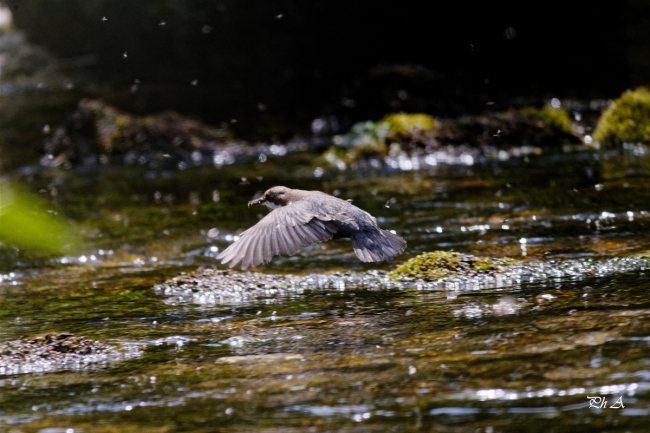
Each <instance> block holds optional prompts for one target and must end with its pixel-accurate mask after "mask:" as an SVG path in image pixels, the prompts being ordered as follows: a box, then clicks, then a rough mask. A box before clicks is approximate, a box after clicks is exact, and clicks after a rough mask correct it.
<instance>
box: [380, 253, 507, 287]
mask: <svg viewBox="0 0 650 433" xmlns="http://www.w3.org/2000/svg"><path fill="white" fill-rule="evenodd" d="M514 263H515V261H514V260H512V259H508V258H506V259H486V258H482V259H481V258H478V257H475V256H471V255H466V254H460V253H449V252H446V251H435V252H431V253H424V254H420V255H419V256H417V257H413V258H412V259H410V260H409V261H407V262H406V263H404V264H402V265H400V266H398V267H397V268H396V269H395V270H394V271H393V272H391V273H390V274H389V277H390V278H395V279H397V280H405V281H408V280H413V279H417V280H424V281H434V280H438V279H440V278H443V277H446V276H448V275H457V276H463V277H474V276H477V275H480V274H494V273H496V272H503V271H504V270H505V269H506V268H508V267H509V266H512V265H513V264H514Z"/></svg>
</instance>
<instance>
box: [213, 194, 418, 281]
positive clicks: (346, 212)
mask: <svg viewBox="0 0 650 433" xmlns="http://www.w3.org/2000/svg"><path fill="white" fill-rule="evenodd" d="M255 204H263V205H265V206H267V207H269V208H270V209H273V210H272V212H271V213H269V214H268V215H267V216H265V217H264V218H262V219H261V220H260V222H258V223H257V224H255V225H254V226H253V227H251V228H250V229H248V230H246V231H245V232H244V233H242V234H241V235H240V237H239V239H238V240H237V241H236V242H235V243H233V244H232V245H230V246H229V247H228V248H226V249H225V250H224V251H223V252H222V253H221V254H219V255H218V256H217V259H222V260H221V263H229V266H230V267H231V268H232V267H233V266H236V265H237V263H239V262H241V267H242V269H246V268H248V267H249V266H257V265H260V264H262V263H268V262H270V261H271V258H272V257H273V256H276V255H278V254H281V253H285V254H289V255H294V254H296V253H297V252H298V251H300V250H301V249H303V248H305V247H306V246H308V245H311V244H313V243H315V242H324V241H328V240H330V239H340V238H352V247H353V248H354V253H355V254H356V255H357V257H358V258H359V260H361V261H362V262H381V261H383V260H390V259H392V258H394V257H396V256H398V255H400V254H402V252H404V249H405V248H406V241H405V240H404V239H402V238H401V237H400V236H397V235H396V234H393V233H391V232H389V231H386V230H382V229H380V228H379V227H377V221H376V220H375V218H374V217H373V216H372V215H370V214H369V213H368V212H366V211H364V210H361V209H359V208H358V207H356V206H354V205H353V204H351V203H349V202H347V201H345V200H341V199H339V198H336V197H332V196H331V195H329V194H325V193H324V192H320V191H302V190H299V189H290V188H286V187H284V186H276V187H273V188H271V189H269V190H268V191H266V192H265V193H264V195H263V196H262V197H261V198H259V199H257V200H253V201H251V202H249V203H248V206H251V205H255Z"/></svg>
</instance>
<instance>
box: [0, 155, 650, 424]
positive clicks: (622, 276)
mask: <svg viewBox="0 0 650 433" xmlns="http://www.w3.org/2000/svg"><path fill="white" fill-rule="evenodd" d="M20 158H23V159H24V156H21V157H20ZM21 161H22V159H21ZM312 161H313V155H312V154H308V153H296V154H291V155H287V156H285V157H283V158H282V159H280V158H277V159H273V158H269V159H268V160H267V161H265V162H261V161H257V162H254V163H248V164H244V165H241V164H234V165H231V166H227V167H221V168H215V167H199V168H193V169H186V170H180V171H162V172H156V171H151V170H146V169H142V168H133V167H132V168H108V169H104V170H102V171H94V172H76V171H75V170H63V169H48V170H44V171H40V170H36V171H27V172H26V171H23V174H20V172H19V171H13V172H12V173H13V174H12V177H13V178H14V179H15V180H19V181H21V182H23V183H25V184H27V185H29V187H30V188H31V189H32V190H34V191H37V192H38V191H44V192H43V193H42V194H43V195H46V196H47V197H48V200H49V201H50V202H51V203H52V204H53V206H56V209H58V210H59V211H60V213H62V214H64V215H67V216H68V217H70V218H72V219H74V220H75V221H76V222H77V223H79V225H80V227H81V229H80V230H81V232H82V234H83V236H84V237H85V238H86V239H87V241H88V244H87V246H86V247H85V249H84V250H83V251H80V252H79V253H78V254H75V255H70V256H67V257H49V256H43V255H37V254H33V253H27V252H24V251H16V250H15V249H13V248H9V247H7V246H3V247H2V248H1V249H0V274H1V278H0V342H6V341H11V340H15V339H17V338H20V337H21V336H36V335H42V334H46V333H53V332H67V333H73V334H75V335H78V336H84V337H86V338H90V339H95V340H99V341H102V342H104V343H109V344H113V345H127V346H130V347H137V348H138V351H141V353H140V354H139V356H137V357H132V358H129V359H125V360H121V361H116V362H109V363H101V364H97V365H93V366H90V367H89V368H81V369H79V368H69V366H65V365H62V366H59V367H60V368H58V370H56V371H53V372H48V373H29V374H10V375H3V376H0V431H7V432H10V431H11V432H14V431H15V432H19V431H20V432H68V431H74V432H78V431H93V432H95V431H99V432H102V431H107V432H108V431H138V432H149V431H151V432H154V431H179V432H180V431H265V432H280V431H282V432H291V431H295V432H298V431H301V432H302V431H308V432H329V431H343V432H374V431H376V432H385V431H396V432H397V431H399V432H421V431H447V430H454V431H459V432H476V431H481V432H486V433H487V432H510V431H512V432H515V431H531V432H536V431H539V432H542V431H543V432H547V431H556V432H576V431H584V432H593V431H608V432H618V431H620V432H645V431H647V425H648V417H649V416H650V393H649V389H650V291H648V287H649V284H650V274H649V273H648V271H647V266H646V259H642V258H638V257H641V256H644V255H646V254H647V251H648V250H649V249H650V237H649V235H648V230H647V229H648V225H649V224H650V213H649V212H650V196H648V193H647V191H648V186H649V183H648V178H647V173H648V171H647V169H646V168H645V167H647V162H648V160H647V157H646V156H644V155H641V156H636V157H632V156H629V155H618V154H613V155H602V154H596V153H593V152H587V151H582V152H570V153H557V154H547V155H541V156H534V155H533V156H528V157H527V158H526V159H524V158H515V159H510V160H508V161H486V162H483V163H481V164H474V165H466V164H465V165H462V164H461V165H458V166H444V165H440V166H436V167H430V168H427V169H422V170H417V171H399V170H386V169H379V168H377V169H374V170H369V171H365V172H362V173H360V172H358V171H353V170H348V171H337V170H333V171H327V170H325V171H318V172H317V175H318V176H315V175H314V166H313V164H312ZM526 161H527V162H526ZM21 163H22V162H21ZM243 178H245V179H243ZM273 185H286V186H289V187H292V186H293V187H300V188H303V189H318V190H322V191H325V192H329V193H337V194H339V196H340V197H342V198H346V199H347V198H350V199H353V200H354V204H355V205H357V206H360V207H362V208H363V209H365V210H367V211H369V212H371V213H372V214H373V215H375V216H376V217H377V218H378V221H379V223H380V225H381V226H382V227H384V228H387V229H393V230H396V231H397V232H398V233H399V234H401V235H402V236H404V238H405V239H406V240H407V241H408V243H409V246H408V249H407V253H406V254H404V255H403V256H400V257H398V258H397V259H396V260H395V261H394V262H392V263H381V264H363V263H361V262H359V261H358V260H357V259H356V257H355V256H354V253H353V252H352V248H351V245H350V243H349V241H344V240H341V241H331V242H328V243H325V244H318V245H314V246H312V247H310V248H307V249H306V250H304V251H303V252H301V253H299V254H298V255H296V256H294V257H279V258H276V259H275V260H274V261H273V262H272V263H271V264H269V265H267V266H264V267H260V268H258V269H255V271H256V272H259V273H262V274H264V275H269V274H270V275H274V276H273V277H269V278H270V279H271V280H273V281H277V282H279V286H278V288H276V289H275V290H271V291H267V292H266V293H265V294H262V295H259V296H249V297H232V298H228V299H227V300H224V298H222V299H221V300H219V298H218V297H217V298H215V297H213V298H211V301H210V299H209V297H200V296H180V295H179V294H178V293H175V292H174V291H169V292H167V293H166V292H165V291H164V290H155V289H154V286H156V285H160V284H163V283H164V282H165V281H168V280H171V279H172V278H174V277H178V276H179V275H181V273H183V272H185V276H186V277H187V278H190V277H189V276H190V275H192V272H194V271H195V270H196V269H197V268H199V267H205V268H207V269H212V268H217V269H222V267H221V265H219V264H218V263H217V262H216V261H215V259H214V257H215V256H216V254H218V251H221V250H222V249H223V248H225V247H227V245H229V243H230V242H232V239H233V237H234V236H236V235H237V234H238V233H240V232H241V231H242V230H243V229H246V228H248V227H249V226H250V225H252V224H254V223H255V222H256V221H257V220H258V219H259V217H260V216H261V215H263V214H264V213H265V212H266V211H265V210H263V209H260V208H250V209H249V208H247V207H246V202H247V201H248V200H250V199H251V198H252V197H253V196H254V195H255V194H256V193H258V192H261V191H263V190H265V189H267V188H268V187H270V186H273ZM53 191H56V193H53ZM211 229H216V230H211ZM433 250H447V251H451V250H453V251H459V252H463V253H470V254H475V255H479V256H488V257H504V256H510V257H513V258H516V259H518V260H522V261H523V263H524V264H523V265H522V266H523V267H525V269H526V270H527V271H526V272H528V274H526V275H529V277H526V278H521V277H520V275H519V276H517V275H514V274H513V275H511V278H509V279H505V280H502V281H500V282H498V283H497V282H495V281H492V282H490V281H487V280H483V281H481V280H479V281H470V282H468V281H463V280H462V279H461V280H459V281H455V282H454V281H449V282H446V283H445V284H418V283H403V284H398V283H394V282H391V281H389V280H386V278H385V274H386V272H387V271H389V270H391V269H393V268H394V267H395V265H396V264H398V263H401V262H402V261H404V260H406V259H408V258H409V257H411V256H414V255H416V254H418V253H420V252H424V251H433ZM285 275H287V276H286V277H284V276H285ZM288 275H291V276H288ZM530 275H533V277H532V278H530ZM243 278H248V279H250V280H251V281H253V282H258V281H260V280H259V279H260V278H262V277H260V276H256V274H245V275H244V277H243ZM285 278H286V280H285ZM289 280H291V281H294V283H295V284H294V286H291V287H292V288H290V287H289V285H286V286H284V285H283V284H284V282H286V281H289ZM206 290H207V289H206ZM210 290H212V291H213V294H214V293H216V294H219V293H220V292H221V293H223V288H222V287H219V285H214V286H212V287H211V288H210ZM208 292H209V290H208ZM208 292H205V293H208ZM205 293H204V294H205ZM208 294H209V293H208ZM206 299H207V300H208V301H206ZM215 299H216V300H215ZM204 301H205V302H204ZM588 396H590V397H599V398H601V397H603V398H605V399H606V400H607V403H606V406H607V407H604V408H600V407H597V408H590V407H589V405H590V400H589V399H588V398H587V397H588ZM619 399H620V401H621V403H622V404H623V406H624V407H618V408H611V407H610V406H612V405H614V406H616V404H615V403H616V402H617V401H618V400H619Z"/></svg>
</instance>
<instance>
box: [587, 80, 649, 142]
mask: <svg viewBox="0 0 650 433" xmlns="http://www.w3.org/2000/svg"><path fill="white" fill-rule="evenodd" d="M593 138H594V140H596V141H598V142H600V143H601V144H602V145H603V146H605V147H608V146H615V145H620V144H622V143H635V144H637V143H643V144H650V90H648V89H646V88H645V87H640V88H638V89H636V90H628V91H626V92H624V93H623V94H622V95H621V96H620V97H619V98H618V99H617V100H615V101H614V103H613V104H612V105H611V106H610V107H609V108H607V109H606V110H605V111H604V112H603V114H602V116H601V117H600V119H599V120H598V126H596V131H595V132H594V137H593Z"/></svg>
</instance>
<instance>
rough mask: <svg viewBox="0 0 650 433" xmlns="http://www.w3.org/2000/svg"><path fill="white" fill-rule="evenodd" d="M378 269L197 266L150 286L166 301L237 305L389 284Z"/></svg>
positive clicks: (387, 285) (173, 302)
mask: <svg viewBox="0 0 650 433" xmlns="http://www.w3.org/2000/svg"><path fill="white" fill-rule="evenodd" d="M385 276H386V275H385V274H384V273H381V272H378V271H369V272H365V273H358V272H346V273H332V274H310V275H305V276H300V275H289V274H284V275H279V274H263V273H260V272H238V271H234V270H218V269H198V270H197V271H195V272H192V273H190V274H186V275H180V276H178V277H174V278H172V279H170V280H168V281H165V282H164V283H162V284H158V285H156V286H154V290H155V291H156V293H158V294H160V295H164V296H167V297H168V303H171V304H176V303H184V302H191V303H197V304H226V305H239V304H244V303H250V302H252V301H259V300H264V302H271V301H272V300H274V299H278V298H280V297H283V296H292V295H294V296H295V295H302V294H303V293H304V292H305V290H322V289H328V288H332V289H344V288H345V287H347V286H352V285H362V284H363V285H364V286H366V287H369V288H370V289H373V288H383V287H390V286H392V282H390V281H387V280H386V278H385Z"/></svg>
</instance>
